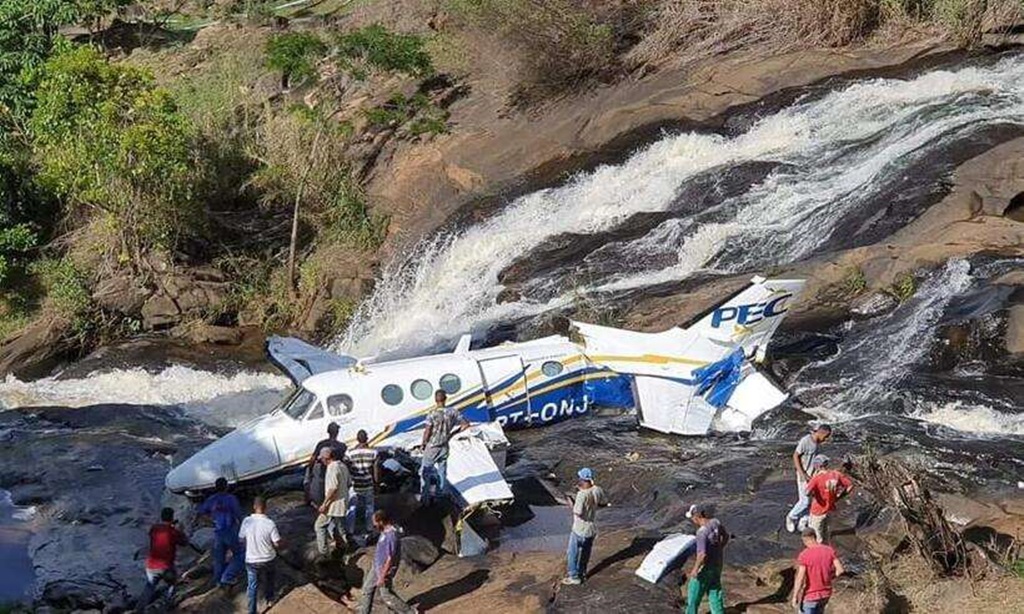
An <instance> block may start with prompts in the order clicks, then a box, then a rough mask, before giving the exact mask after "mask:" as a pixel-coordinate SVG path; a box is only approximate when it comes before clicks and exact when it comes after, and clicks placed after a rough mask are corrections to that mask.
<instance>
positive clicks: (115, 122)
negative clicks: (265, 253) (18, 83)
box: [29, 47, 205, 260]
mask: <svg viewBox="0 0 1024 614" xmlns="http://www.w3.org/2000/svg"><path fill="white" fill-rule="evenodd" d="M29 133H30V137H31V142H32V147H33V159H34V162H35V164H36V167H37V176H38V182H39V184H40V185H41V186H43V187H44V188H46V189H47V190H49V191H51V192H53V193H54V194H56V195H58V196H59V197H61V198H62V199H64V201H65V214H66V215H69V216H71V218H72V220H73V221H78V222H81V221H84V220H87V219H91V218H92V216H94V215H95V214H96V213H97V212H100V213H105V214H106V217H107V220H108V221H109V223H111V224H112V225H113V226H114V227H115V228H116V230H117V231H118V236H119V237H120V245H117V246H109V247H110V248H112V249H117V250H118V251H117V256H118V257H119V258H120V259H122V260H123V259H126V258H131V257H135V256H137V255H139V254H140V253H141V252H142V251H144V250H145V249H147V248H150V247H154V246H156V247H164V248H173V247H176V246H177V245H179V244H180V242H181V241H182V240H183V239H184V238H187V237H188V236H189V235H190V234H193V233H195V232H196V231H197V230H198V229H200V228H201V227H202V222H203V221H204V220H203V217H202V216H203V208H202V206H201V201H200V199H199V197H198V196H199V194H198V191H199V188H201V187H202V186H204V185H205V176H204V172H203V168H204V167H203V164H202V161H201V160H200V159H199V158H198V156H197V155H196V154H195V152H196V151H198V147H197V146H196V135H195V131H194V130H193V128H192V126H191V124H190V123H189V122H188V121H187V119H186V118H185V117H184V116H183V114H182V113H180V112H179V110H178V107H177V105H176V104H175V102H174V99H173V97H172V96H171V95H170V93H168V92H167V91H166V90H164V89H161V88H159V87H156V86H155V85H154V83H153V78H152V76H151V75H150V74H148V73H147V72H145V71H143V70H141V69H139V68H135V67H132V66H128V65H123V64H111V63H110V62H108V61H107V60H106V58H104V57H103V55H102V54H100V52H98V51H97V50H95V49H93V48H91V47H78V48H74V49H70V50H68V51H65V52H63V53H60V54H58V55H56V56H54V57H53V58H52V59H51V60H49V61H48V62H47V63H46V64H45V65H44V66H43V68H42V72H41V78H40V81H39V87H38V90H37V94H36V107H35V109H34V111H33V113H32V117H31V120H30V121H29Z"/></svg>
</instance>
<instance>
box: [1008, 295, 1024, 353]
mask: <svg viewBox="0 0 1024 614" xmlns="http://www.w3.org/2000/svg"><path fill="white" fill-rule="evenodd" d="M1006 351H1007V352H1009V353H1011V354H1021V353H1024V305H1014V306H1013V307H1011V308H1010V313H1009V315H1008V316H1007V319H1006Z"/></svg>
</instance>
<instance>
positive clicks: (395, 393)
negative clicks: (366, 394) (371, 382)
mask: <svg viewBox="0 0 1024 614" xmlns="http://www.w3.org/2000/svg"><path fill="white" fill-rule="evenodd" d="M403 396H404V394H403V393H402V388H401V386H399V385H398V384H388V385H387V386H384V388H382V389H381V391H380V398H381V399H383V400H384V402H385V403H387V404H388V405H398V404H399V403H401V402H402V397H403Z"/></svg>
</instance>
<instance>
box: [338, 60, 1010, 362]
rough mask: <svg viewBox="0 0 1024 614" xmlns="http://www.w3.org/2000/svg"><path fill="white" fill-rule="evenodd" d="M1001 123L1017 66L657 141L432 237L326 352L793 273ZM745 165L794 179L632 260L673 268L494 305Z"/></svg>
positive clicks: (921, 80)
mask: <svg viewBox="0 0 1024 614" xmlns="http://www.w3.org/2000/svg"><path fill="white" fill-rule="evenodd" d="M1002 122H1005V123H1018V124H1024V61H1021V60H1020V59H1019V58H1007V59H1004V60H1002V61H1000V62H999V63H997V64H996V65H994V66H992V67H988V68H978V67H970V68H964V69H961V70H957V71H935V72H932V73H928V74H925V75H922V76H920V77H917V78H916V79H912V80H909V81H904V80H894V79H876V80H871V81H866V82H863V83H857V84H854V85H851V86H849V87H846V88H844V89H841V90H838V91H835V92H832V93H830V94H828V95H826V96H825V97H823V98H821V99H819V100H815V101H811V102H805V103H801V104H797V105H794V106H792V107H789V108H787V109H783V110H781V111H779V112H778V113H776V114H774V115H771V116H769V117H766V118H764V119H762V120H760V121H758V122H757V123H756V124H754V125H753V126H752V127H751V128H750V129H749V130H748V131H747V132H746V133H743V134H739V135H737V136H735V137H724V136H719V135H706V134H692V133H688V134H681V135H673V136H666V137H665V138H663V139H662V140H660V141H658V142H656V143H654V144H652V145H650V146H648V147H646V148H644V149H642V150H640V151H638V152H637V153H636V154H634V155H633V156H632V157H631V158H630V159H628V160H627V161H626V162H624V163H622V164H620V165H618V166H601V167H599V168H597V169H595V170H594V171H592V172H590V173H587V174H581V175H578V176H576V177H575V178H573V179H572V180H571V181H569V182H568V183H567V184H566V185H564V186H561V187H558V188H554V189H545V190H539V191H537V192H534V193H531V194H527V195H525V196H523V197H520V198H518V199H516V200H515V201H514V202H512V203H511V204H509V205H508V206H507V207H506V208H505V209H504V210H503V211H502V212H501V213H499V214H497V215H495V216H493V217H491V218H490V219H488V220H485V221H484V222H481V223H479V224H476V225H474V226H470V227H468V228H465V229H463V230H461V231H459V232H457V233H454V234H449V235H442V236H437V237H434V238H433V239H432V240H430V241H428V242H427V243H425V244H424V245H423V246H422V248H421V249H420V250H416V253H415V254H414V255H413V256H412V257H411V258H410V259H408V260H406V261H405V262H401V263H397V264H396V265H394V266H392V267H390V268H388V269H387V270H386V271H385V272H384V273H383V275H382V278H381V280H380V282H379V283H378V284H377V285H376V287H375V290H374V292H373V293H372V294H371V296H370V297H369V298H368V299H367V300H366V301H364V302H363V303H362V305H361V306H360V307H359V309H358V310H357V312H356V314H355V317H354V318H353V319H352V321H351V323H350V325H349V327H348V329H347V330H346V331H345V332H344V334H343V335H341V336H340V337H339V338H338V339H336V340H335V342H334V344H333V345H334V348H335V349H339V350H344V351H348V352H352V353H355V354H357V355H373V354H377V353H382V352H389V351H390V352H396V353H403V352H406V353H407V352H412V351H417V350H423V349H427V348H430V347H433V346H436V345H437V344H439V343H441V342H444V341H450V340H452V339H453V338H455V337H456V336H457V335H458V334H460V333H462V332H465V331H467V330H481V329H485V328H487V327H489V326H491V325H493V324H494V323H497V322H502V321H508V320H513V319H518V318H523V317H528V316H533V315H537V314H541V313H544V312H548V311H551V310H554V309H561V308H564V307H566V306H567V305H570V304H572V302H573V299H574V296H578V295H579V294H580V292H590V291H606V292H614V291H620V290H623V289H629V288H638V287H645V286H648V285H651V284H656V283H661V282H663V281H668V280H677V279H682V278H685V277H687V276H689V275H691V274H693V273H694V272H697V271H700V270H702V269H705V268H709V267H716V266H718V265H720V264H721V262H723V256H724V255H725V254H731V255H732V256H734V257H733V258H731V259H729V260H728V266H727V267H726V268H727V269H728V270H733V271H742V270H749V269H751V268H761V267H765V266H770V265H772V264H776V263H781V262H786V261H791V260H793V259H795V258H799V257H800V256H802V255H805V254H807V253H808V252H810V251H811V250H813V249H814V248H815V247H817V246H818V245H819V244H820V243H821V242H822V241H825V240H827V238H828V237H829V236H831V235H832V233H833V231H834V229H835V224H837V223H838V221H839V220H841V219H843V213H844V212H846V211H850V210H852V209H853V208H854V207H856V206H857V205H858V204H859V203H860V202H862V200H863V199H864V198H865V197H866V196H867V195H869V194H870V193H872V192H874V191H877V190H878V189H879V188H878V186H879V185H881V184H884V183H885V181H886V180H888V179H891V178H894V177H898V176H899V175H900V173H901V169H903V168H906V166H907V165H908V164H910V163H912V161H913V160H914V159H915V158H916V157H917V156H920V155H923V152H925V151H926V150H928V149H929V148H932V147H941V146H942V145H943V143H944V141H946V140H947V139H948V138H951V137H953V136H956V135H958V134H960V133H962V132H963V131H965V130H974V129H978V128H980V127H983V126H986V125H992V124H995V123H1002ZM752 161H777V162H781V163H785V164H786V165H788V166H787V168H788V169H796V171H792V170H788V171H786V172H778V173H773V174H772V175H770V176H769V177H768V178H767V179H766V180H765V181H764V182H762V183H761V184H760V185H758V186H755V187H754V188H753V189H751V190H750V191H748V192H747V193H746V194H744V195H742V196H740V197H737V199H736V202H735V203H733V205H735V206H733V207H730V208H729V209H730V211H735V213H734V216H735V217H734V218H732V219H728V220H724V221H716V222H711V223H693V222H694V221H695V220H690V222H691V223H690V224H689V225H687V226H685V227H680V226H679V224H681V223H683V222H680V221H679V220H671V221H669V222H666V223H665V226H664V227H663V228H661V229H656V230H655V231H654V232H651V233H649V234H648V235H647V236H646V237H643V238H641V239H638V240H636V241H635V242H634V243H633V245H631V246H630V250H631V251H632V253H634V254H636V255H637V256H638V258H637V260H642V259H641V258H639V256H642V255H644V254H649V253H651V252H663V251H664V250H665V249H666V248H668V249H674V250H675V264H670V265H669V266H664V263H660V264H659V265H657V267H656V268H653V269H650V270H647V269H644V270H639V271H632V272H629V273H626V274H621V273H620V275H619V276H618V277H612V278H610V279H599V280H596V281H595V282H594V283H592V284H584V287H582V288H580V287H577V288H574V289H573V290H572V291H571V292H564V293H562V294H560V295H558V296H555V297H553V298H552V297H546V298H545V297H541V296H535V295H534V296H531V295H530V294H529V292H524V293H523V296H522V297H521V298H519V299H517V300H513V301H506V302H502V303H499V302H498V298H499V296H500V294H501V292H502V290H503V286H502V284H501V283H500V282H499V274H500V273H501V271H502V270H504V269H505V268H506V267H507V266H508V265H510V264H511V263H512V262H514V261H515V259H517V258H519V257H522V256H523V255H525V254H528V253H530V251H531V250H532V249H534V248H536V247H537V246H539V245H541V244H543V243H544V241H546V240H548V239H550V238H552V237H555V236H557V235H560V234H563V233H584V234H588V233H597V232H600V231H604V230H608V229H611V228H614V227H616V226H617V225H619V224H620V223H622V222H623V221H624V220H626V219H628V218H629V217H631V216H633V215H635V214H637V213H642V212H656V211H663V210H666V209H668V208H669V207H671V206H673V202H674V199H675V198H676V195H677V194H678V193H679V190H680V189H681V187H682V186H683V185H684V184H685V182H686V181H688V180H690V179H692V178H694V177H695V176H696V175H698V174H700V173H702V172H706V171H713V170H714V169H716V168H724V167H726V166H728V165H735V164H741V163H746V162H752ZM699 215H700V214H699V213H698V216H699ZM673 225H676V227H675V228H672V226H673ZM630 250H627V252H626V253H629V251H630ZM575 281H576V282H577V283H578V280H575Z"/></svg>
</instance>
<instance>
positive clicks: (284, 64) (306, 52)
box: [266, 32, 327, 86]
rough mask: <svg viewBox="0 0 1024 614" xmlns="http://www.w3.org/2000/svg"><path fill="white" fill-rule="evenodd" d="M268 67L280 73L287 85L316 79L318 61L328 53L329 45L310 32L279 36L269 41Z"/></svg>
mask: <svg viewBox="0 0 1024 614" xmlns="http://www.w3.org/2000/svg"><path fill="white" fill-rule="evenodd" d="M266 52H267V67H268V68H271V69H272V70H277V71H280V72H281V74H282V75H283V76H284V83H285V85H286V86H287V85H290V84H292V83H300V82H302V81H306V80H308V79H313V78H315V77H316V65H315V62H316V60H317V59H319V58H320V57H322V56H323V55H324V54H325V53H327V45H326V44H324V42H323V41H322V40H320V37H319V36H317V35H315V34H311V33H309V32H288V33H286V34H278V35H277V36H274V37H272V38H271V39H270V40H269V41H267V47H266Z"/></svg>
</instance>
